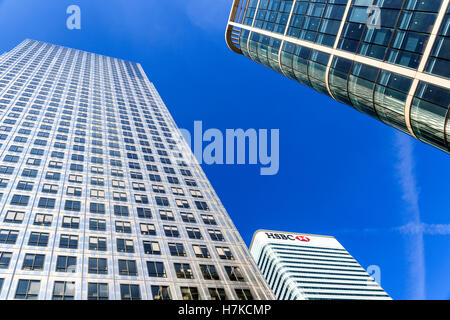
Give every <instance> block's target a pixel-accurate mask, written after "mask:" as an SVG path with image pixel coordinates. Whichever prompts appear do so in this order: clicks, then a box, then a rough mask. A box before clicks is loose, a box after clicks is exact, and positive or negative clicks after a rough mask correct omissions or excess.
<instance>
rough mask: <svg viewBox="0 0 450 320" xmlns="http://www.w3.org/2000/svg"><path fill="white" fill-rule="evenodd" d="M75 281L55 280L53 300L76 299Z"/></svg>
mask: <svg viewBox="0 0 450 320" xmlns="http://www.w3.org/2000/svg"><path fill="white" fill-rule="evenodd" d="M74 298H75V282H73V281H55V285H54V287H53V296H52V299H53V300H74Z"/></svg>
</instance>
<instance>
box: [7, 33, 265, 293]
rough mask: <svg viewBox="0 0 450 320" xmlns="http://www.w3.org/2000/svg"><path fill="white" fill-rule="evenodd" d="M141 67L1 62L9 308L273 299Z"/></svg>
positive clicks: (77, 57)
mask: <svg viewBox="0 0 450 320" xmlns="http://www.w3.org/2000/svg"><path fill="white" fill-rule="evenodd" d="M271 298H273V295H272V294H271V292H270V290H269V288H268V287H267V284H266V283H265V281H264V279H263V277H262V275H261V274H260V273H259V271H258V269H257V267H256V265H255V263H254V262H253V259H251V257H250V255H249V252H248V249H247V248H246V246H245V244H244V242H243V240H242V239H241V237H240V235H239V233H238V232H237V230H236V228H235V227H234V225H233V223H232V221H231V219H230V218H229V216H228V214H227V212H226V211H225V209H224V207H223V205H222V204H221V202H220V200H219V199H218V197H217V195H216V194H215V192H214V190H213V188H212V186H211V185H210V183H209V181H208V179H207V178H206V176H205V174H204V173H203V171H202V169H201V168H200V166H199V165H198V163H197V162H196V161H195V159H194V157H193V156H192V153H191V151H190V149H189V148H188V146H187V144H186V143H185V141H184V140H183V138H182V136H181V134H180V132H179V130H178V128H177V126H176V125H175V123H174V121H173V119H172V118H171V115H170V113H169V111H168V110H167V108H166V106H165V105H164V103H163V101H162V100H161V98H160V96H159V95H158V93H157V91H156V89H155V87H154V86H153V84H152V83H151V82H149V80H148V78H147V76H146V75H145V73H144V70H143V69H142V67H141V65H140V64H137V63H132V62H128V61H124V60H120V59H115V58H110V57H106V56H102V55H98V54H92V53H89V52H84V51H79V50H74V49H70V48H65V47H60V46H55V45H52V44H47V43H42V42H38V41H33V40H25V41H23V42H22V43H21V44H20V45H18V46H17V47H16V48H14V49H13V50H11V51H10V52H6V53H4V54H2V55H1V56H0V299H90V300H106V299H123V300H136V299H206V300H208V299H243V300H245V299H271Z"/></svg>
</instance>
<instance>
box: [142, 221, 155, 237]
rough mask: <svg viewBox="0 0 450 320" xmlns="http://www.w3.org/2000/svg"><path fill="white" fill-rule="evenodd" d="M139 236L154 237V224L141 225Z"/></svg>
mask: <svg viewBox="0 0 450 320" xmlns="http://www.w3.org/2000/svg"><path fill="white" fill-rule="evenodd" d="M140 229H141V234H142V235H145V236H156V228H155V225H154V224H149V223H141V224H140Z"/></svg>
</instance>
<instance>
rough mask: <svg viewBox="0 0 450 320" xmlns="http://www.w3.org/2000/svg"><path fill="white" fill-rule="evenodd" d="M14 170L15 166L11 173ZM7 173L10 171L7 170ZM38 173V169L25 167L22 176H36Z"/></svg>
mask: <svg viewBox="0 0 450 320" xmlns="http://www.w3.org/2000/svg"><path fill="white" fill-rule="evenodd" d="M8 169H9V167H8ZM13 170H14V168H12V170H11V173H12V171H13ZM5 173H8V172H5ZM37 174H38V171H37V170H34V169H23V171H22V177H29V178H36V177H37Z"/></svg>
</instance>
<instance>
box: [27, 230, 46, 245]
mask: <svg viewBox="0 0 450 320" xmlns="http://www.w3.org/2000/svg"><path fill="white" fill-rule="evenodd" d="M48 238H49V234H48V233H44V232H32V233H31V234H30V238H29V240H28V245H29V246H37V247H46V246H47V244H48Z"/></svg>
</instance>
